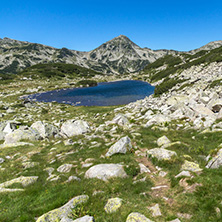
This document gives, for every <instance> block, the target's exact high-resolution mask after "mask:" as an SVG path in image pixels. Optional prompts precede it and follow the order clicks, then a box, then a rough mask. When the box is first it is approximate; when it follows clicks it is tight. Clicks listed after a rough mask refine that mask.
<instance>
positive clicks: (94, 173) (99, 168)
mask: <svg viewBox="0 0 222 222" xmlns="http://www.w3.org/2000/svg"><path fill="white" fill-rule="evenodd" d="M113 177H121V178H124V177H127V174H126V172H125V171H124V169H123V166H122V165H120V164H113V163H110V164H98V165H95V166H93V167H91V168H90V169H88V170H87V171H86V173H85V178H97V179H100V180H104V181H107V180H108V179H110V178H113Z"/></svg>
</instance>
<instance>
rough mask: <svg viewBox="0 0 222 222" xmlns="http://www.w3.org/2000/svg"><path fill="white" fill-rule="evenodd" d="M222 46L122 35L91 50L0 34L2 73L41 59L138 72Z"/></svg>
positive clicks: (220, 43) (105, 70) (107, 71)
mask: <svg viewBox="0 0 222 222" xmlns="http://www.w3.org/2000/svg"><path fill="white" fill-rule="evenodd" d="M220 46H222V41H220V40H219V41H213V42H210V43H208V44H206V45H204V46H202V47H200V48H198V49H194V50H190V51H188V52H180V51H176V50H167V49H158V50H152V49H150V48H146V47H145V48H141V47H140V46H138V45H137V44H136V43H134V42H133V41H131V40H130V39H129V38H128V37H127V36H125V35H119V36H117V37H115V38H113V39H111V40H109V41H107V42H105V43H103V44H102V45H100V46H99V47H97V48H95V49H93V50H91V51H88V52H84V51H77V50H70V49H67V48H65V47H64V48H61V49H58V48H55V47H52V46H47V45H43V44H39V43H30V42H27V41H19V40H14V39H10V38H8V37H5V38H3V39H1V38H0V73H3V74H7V73H13V74H15V73H18V72H19V71H22V70H24V69H25V68H27V67H29V66H32V65H36V64H39V63H67V64H75V65H79V66H82V67H85V68H89V69H93V70H95V71H97V72H102V73H105V74H124V73H134V72H138V71H140V70H142V69H143V68H144V67H145V66H146V65H148V64H150V63H153V62H155V61H156V60H157V59H159V58H161V57H163V56H165V55H177V54H181V53H187V54H195V53H197V52H199V51H201V50H211V49H214V48H217V47H220Z"/></svg>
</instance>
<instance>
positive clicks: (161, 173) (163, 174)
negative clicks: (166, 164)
mask: <svg viewBox="0 0 222 222" xmlns="http://www.w3.org/2000/svg"><path fill="white" fill-rule="evenodd" d="M166 175H167V172H165V171H160V172H159V176H160V177H165V176H166Z"/></svg>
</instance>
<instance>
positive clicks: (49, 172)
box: [44, 167, 55, 175]
mask: <svg viewBox="0 0 222 222" xmlns="http://www.w3.org/2000/svg"><path fill="white" fill-rule="evenodd" d="M44 170H45V171H46V172H47V173H48V174H49V175H51V174H52V173H53V171H54V170H55V169H54V168H53V167H47V168H45V169H44Z"/></svg>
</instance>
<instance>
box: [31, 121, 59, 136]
mask: <svg viewBox="0 0 222 222" xmlns="http://www.w3.org/2000/svg"><path fill="white" fill-rule="evenodd" d="M31 128H32V129H35V130H37V131H38V133H39V134H40V136H41V137H42V138H50V137H54V136H55V135H57V134H59V129H58V128H57V127H56V126H54V125H52V124H50V123H43V122H42V121H37V122H35V123H33V124H32V125H31Z"/></svg>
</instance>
